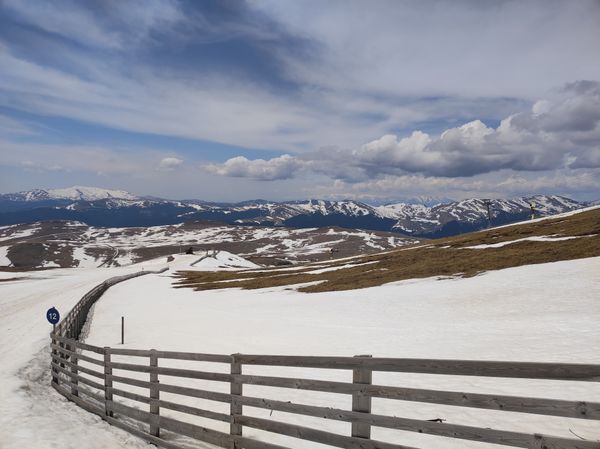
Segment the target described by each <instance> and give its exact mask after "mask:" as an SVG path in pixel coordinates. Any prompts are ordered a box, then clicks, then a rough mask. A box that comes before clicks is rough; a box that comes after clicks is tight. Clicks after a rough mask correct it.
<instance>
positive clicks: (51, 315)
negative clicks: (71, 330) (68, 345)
mask: <svg viewBox="0 0 600 449" xmlns="http://www.w3.org/2000/svg"><path fill="white" fill-rule="evenodd" d="M46 318H47V319H48V321H50V324H56V323H58V322H59V320H60V313H58V310H56V309H55V308H54V307H52V308H50V309H48V311H47V312H46Z"/></svg>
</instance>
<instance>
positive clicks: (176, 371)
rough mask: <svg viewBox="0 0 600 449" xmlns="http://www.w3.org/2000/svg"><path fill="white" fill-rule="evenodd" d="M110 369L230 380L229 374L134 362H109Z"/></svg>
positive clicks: (219, 380)
mask: <svg viewBox="0 0 600 449" xmlns="http://www.w3.org/2000/svg"><path fill="white" fill-rule="evenodd" d="M110 367H111V368H112V369H121V370H126V371H135V372H137V373H152V372H155V373H157V374H163V375H165V376H174V377H186V378H190V379H203V380H214V381H217V382H231V380H232V377H231V374H226V373H213V372H210V371H197V370H191V369H181V368H165V367H158V368H157V367H151V366H147V365H138V364H134V363H121V362H110Z"/></svg>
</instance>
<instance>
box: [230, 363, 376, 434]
mask: <svg viewBox="0 0 600 449" xmlns="http://www.w3.org/2000/svg"><path fill="white" fill-rule="evenodd" d="M356 357H371V356H370V355H362V356H356ZM372 380H373V371H371V370H370V369H364V368H355V369H353V370H352V383H353V384H355V385H359V386H361V387H362V386H363V385H370V384H371V382H372ZM352 411H353V412H362V413H367V414H368V413H371V396H368V395H365V394H364V393H362V391H361V390H357V391H354V392H353V393H352ZM240 414H241V412H240ZM351 435H352V436H353V437H358V438H366V439H369V438H371V424H370V423H368V422H364V421H353V422H352V429H351Z"/></svg>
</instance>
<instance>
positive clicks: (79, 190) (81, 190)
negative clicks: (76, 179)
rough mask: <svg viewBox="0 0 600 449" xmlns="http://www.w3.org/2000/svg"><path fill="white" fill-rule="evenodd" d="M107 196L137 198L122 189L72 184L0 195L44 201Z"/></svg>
mask: <svg viewBox="0 0 600 449" xmlns="http://www.w3.org/2000/svg"><path fill="white" fill-rule="evenodd" d="M108 198H117V199H125V200H135V199H138V197H137V196H135V195H133V194H131V193H129V192H125V191H124V190H109V189H101V188H98V187H85V186H73V187H67V188H65V189H48V190H44V189H33V190H29V191H26V192H18V193H9V194H7V195H0V199H10V200H14V201H45V200H74V201H96V200H103V199H108Z"/></svg>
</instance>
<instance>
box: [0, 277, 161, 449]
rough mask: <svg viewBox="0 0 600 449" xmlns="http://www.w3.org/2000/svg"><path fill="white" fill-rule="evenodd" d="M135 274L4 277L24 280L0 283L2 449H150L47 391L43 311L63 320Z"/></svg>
mask: <svg viewBox="0 0 600 449" xmlns="http://www.w3.org/2000/svg"><path fill="white" fill-rule="evenodd" d="M137 269H138V268H120V269H64V270H50V271H40V272H30V273H8V274H10V277H14V276H15V275H16V276H19V277H21V276H23V277H26V278H27V279H24V280H19V281H7V282H0V448H2V449H13V448H14V449H23V448H28V449H49V448H56V449H69V448H73V449H81V448H86V449H88V448H89V449H104V448H108V447H123V448H132V449H134V448H135V449H137V448H152V447H154V446H149V445H147V444H145V443H143V442H141V441H140V440H138V439H137V438H133V437H131V436H130V435H129V434H127V433H125V432H123V431H121V430H119V429H115V428H113V427H111V426H109V425H108V424H106V423H105V422H103V421H102V420H101V419H100V418H98V417H96V416H95V415H92V414H89V413H87V412H85V411H83V410H81V409H79V408H78V407H76V406H75V405H73V404H72V403H69V402H67V401H66V400H65V399H64V398H63V397H62V396H60V395H59V394H58V393H56V392H55V391H54V390H53V389H52V388H51V387H50V376H49V370H50V360H49V355H48V354H49V339H48V335H49V332H50V330H51V326H50V324H49V323H48V322H47V321H46V310H47V309H48V308H50V307H52V306H56V308H58V310H59V311H60V312H61V313H62V314H63V315H64V314H66V313H67V312H68V311H69V310H70V309H71V307H72V306H73V305H75V303H76V302H77V301H78V300H79V299H80V298H81V296H83V294H85V293H86V292H87V291H88V290H90V289H91V288H92V287H94V286H95V285H96V284H98V283H100V282H102V281H104V280H105V279H107V278H109V277H111V276H116V275H118V274H126V273H129V272H133V271H137ZM2 275H3V276H2V277H3V278H7V277H9V276H8V275H7V273H2Z"/></svg>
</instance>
